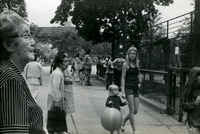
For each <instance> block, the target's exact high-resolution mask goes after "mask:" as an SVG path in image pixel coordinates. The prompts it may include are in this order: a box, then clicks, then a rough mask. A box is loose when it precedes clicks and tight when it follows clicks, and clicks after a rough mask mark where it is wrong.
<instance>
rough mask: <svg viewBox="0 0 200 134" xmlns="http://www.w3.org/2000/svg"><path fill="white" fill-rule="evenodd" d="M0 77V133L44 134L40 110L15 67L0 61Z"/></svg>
mask: <svg viewBox="0 0 200 134" xmlns="http://www.w3.org/2000/svg"><path fill="white" fill-rule="evenodd" d="M0 76H1V79H0V133H5V132H7V133H29V134H44V133H45V132H44V130H43V115H42V114H43V113H42V109H41V108H40V107H39V106H38V105H37V103H36V102H35V100H34V99H33V97H32V95H31V92H30V90H29V88H28V85H27V83H26V81H25V79H24V77H23V76H22V74H21V72H20V70H19V69H18V68H17V66H16V65H15V64H13V63H12V62H11V61H9V60H1V61H0Z"/></svg>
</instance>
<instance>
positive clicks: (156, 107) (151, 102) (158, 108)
mask: <svg viewBox="0 0 200 134" xmlns="http://www.w3.org/2000/svg"><path fill="white" fill-rule="evenodd" d="M96 79H98V80H100V81H102V82H106V80H105V78H102V77H100V76H98V75H96ZM140 103H141V104H144V105H146V106H149V107H150V108H152V109H154V110H155V111H157V112H159V113H161V114H165V113H166V105H164V104H162V103H159V102H157V101H155V100H152V99H149V98H145V97H144V96H143V95H142V94H140Z"/></svg>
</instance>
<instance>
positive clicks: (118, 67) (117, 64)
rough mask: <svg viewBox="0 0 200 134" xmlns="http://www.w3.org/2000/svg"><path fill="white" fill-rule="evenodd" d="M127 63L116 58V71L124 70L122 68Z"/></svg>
mask: <svg viewBox="0 0 200 134" xmlns="http://www.w3.org/2000/svg"><path fill="white" fill-rule="evenodd" d="M124 62H125V59H123V58H116V59H115V60H114V61H113V65H114V67H115V68H116V69H118V70H122V66H123V64H124Z"/></svg>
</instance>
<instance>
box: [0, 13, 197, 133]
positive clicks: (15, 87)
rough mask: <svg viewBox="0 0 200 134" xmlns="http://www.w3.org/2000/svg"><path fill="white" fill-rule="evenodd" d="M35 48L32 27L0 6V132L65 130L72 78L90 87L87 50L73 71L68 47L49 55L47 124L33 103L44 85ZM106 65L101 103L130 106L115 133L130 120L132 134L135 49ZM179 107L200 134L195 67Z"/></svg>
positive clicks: (136, 86) (135, 98)
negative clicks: (1, 10) (44, 123)
mask: <svg viewBox="0 0 200 134" xmlns="http://www.w3.org/2000/svg"><path fill="white" fill-rule="evenodd" d="M34 49H35V41H34V38H33V32H32V31H31V30H30V26H29V25H28V24H27V23H26V22H25V21H24V19H23V18H22V17H20V16H19V15H18V14H17V13H15V12H13V11H3V12H2V13H1V14H0V51H1V53H0V55H1V57H0V76H1V79H0V133H27V134H28V133H29V134H45V133H52V134H53V133H61V134H67V133H69V130H68V127H67V121H66V119H67V115H69V114H70V115H71V116H72V113H74V112H75V105H74V98H73V86H72V84H73V82H74V81H75V82H79V83H80V84H82V85H86V86H92V84H91V80H90V74H91V69H92V65H93V60H92V58H91V55H90V53H91V50H89V49H88V50H86V55H85V56H84V58H83V59H82V58H80V55H79V54H77V55H76V57H75V59H74V61H73V63H72V67H71V70H69V69H68V66H69V62H70V61H69V55H68V54H67V53H66V52H58V53H57V54H56V56H55V58H54V59H53V62H52V64H51V71H50V78H49V86H48V87H49V92H48V96H47V114H46V115H47V116H46V117H45V120H46V122H47V126H46V127H45V126H44V125H43V111H42V109H41V108H40V106H39V105H38V104H37V98H38V94H39V88H40V86H41V85H42V84H43V68H42V65H41V64H40V63H39V62H38V61H37V58H38V57H37V55H36V53H35V51H34ZM100 59H101V58H100V57H98V62H97V72H96V73H97V74H98V75H100V73H101V71H100V66H99V64H100ZM104 66H105V69H106V71H105V72H106V76H107V77H106V78H107V83H106V89H107V90H108V91H109V96H108V98H107V100H106V103H105V105H106V106H107V107H114V108H116V109H117V110H119V111H120V107H121V106H125V105H128V109H129V111H128V114H127V115H126V116H125V117H124V118H123V121H122V126H121V128H119V129H118V130H117V133H118V134H120V133H121V131H122V132H124V131H125V124H126V122H127V121H128V120H129V121H130V124H131V128H132V132H133V134H136V133H137V129H136V126H135V115H136V114H137V113H138V109H139V89H140V87H141V83H142V79H141V77H140V68H139V55H138V50H137V48H136V47H134V46H132V47H130V48H129V49H128V51H127V53H126V57H125V59H124V58H123V53H120V54H119V56H118V58H116V59H115V60H114V61H112V57H111V56H108V57H107V59H106V62H105V64H104ZM182 109H183V111H185V112H186V113H187V127H188V130H189V131H188V132H189V133H190V134H200V68H199V67H194V68H192V69H191V70H190V73H189V75H188V81H187V83H186V86H185V90H184V93H183V100H182ZM74 125H75V123H74ZM75 128H76V126H75ZM110 133H113V131H111V132H110Z"/></svg>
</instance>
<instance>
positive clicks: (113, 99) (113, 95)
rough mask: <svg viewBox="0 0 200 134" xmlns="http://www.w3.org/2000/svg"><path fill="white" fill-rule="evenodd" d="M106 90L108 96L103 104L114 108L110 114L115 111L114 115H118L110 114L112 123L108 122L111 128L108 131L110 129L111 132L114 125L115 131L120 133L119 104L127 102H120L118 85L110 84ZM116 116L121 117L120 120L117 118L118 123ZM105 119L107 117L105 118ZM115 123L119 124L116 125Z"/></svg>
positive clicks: (123, 104) (122, 104)
mask: <svg viewBox="0 0 200 134" xmlns="http://www.w3.org/2000/svg"><path fill="white" fill-rule="evenodd" d="M108 90H109V96H108V98H107V101H106V104H105V105H106V106H107V107H111V108H114V109H113V110H115V112H111V114H115V113H116V115H117V114H119V116H118V117H117V116H115V115H111V116H110V119H111V120H112V121H113V122H112V124H110V126H111V129H110V130H109V131H110V133H111V134H113V131H114V127H115V128H117V129H116V130H117V133H118V134H120V127H121V124H122V115H121V112H120V106H125V105H127V104H128V102H127V101H125V102H122V100H121V98H120V97H119V96H118V95H119V87H118V86H117V85H114V84H112V85H110V86H109V87H108ZM110 110H111V109H110ZM112 118H113V119H112ZM114 118H115V119H114ZM117 118H121V120H120V119H119V123H118V121H117V120H118V119H117ZM107 119H109V118H107ZM109 122H110V121H109ZM117 124H119V125H118V126H116V125H117ZM102 125H103V124H102Z"/></svg>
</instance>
